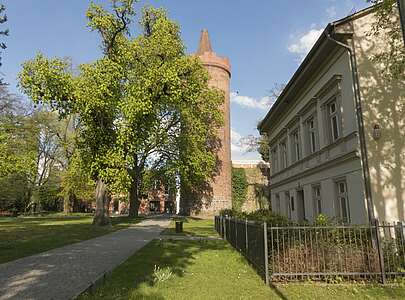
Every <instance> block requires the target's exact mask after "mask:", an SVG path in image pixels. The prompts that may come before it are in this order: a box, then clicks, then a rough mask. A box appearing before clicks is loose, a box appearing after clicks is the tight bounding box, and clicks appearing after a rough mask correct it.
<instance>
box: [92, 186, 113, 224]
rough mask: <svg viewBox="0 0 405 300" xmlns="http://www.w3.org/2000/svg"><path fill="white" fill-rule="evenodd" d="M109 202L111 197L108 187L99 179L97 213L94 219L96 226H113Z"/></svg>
mask: <svg viewBox="0 0 405 300" xmlns="http://www.w3.org/2000/svg"><path fill="white" fill-rule="evenodd" d="M109 202H110V197H109V195H108V193H107V186H106V184H105V183H104V182H103V181H102V180H101V179H98V180H97V186H96V213H95V215H94V219H93V224H94V225H99V226H104V225H110V224H111V220H110V217H109V211H108V207H109Z"/></svg>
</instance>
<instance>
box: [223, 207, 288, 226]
mask: <svg viewBox="0 0 405 300" xmlns="http://www.w3.org/2000/svg"><path fill="white" fill-rule="evenodd" d="M219 214H220V215H221V216H227V217H231V218H238V219H248V220H250V221H254V222H258V223H263V222H267V224H269V225H270V226H289V225H293V223H292V222H291V221H290V220H288V219H287V218H286V217H284V216H280V215H276V214H274V213H272V212H271V211H270V210H268V209H259V210H256V211H254V212H251V213H244V212H239V211H237V210H235V209H223V210H221V211H220V213H219Z"/></svg>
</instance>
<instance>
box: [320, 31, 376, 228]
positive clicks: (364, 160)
mask: <svg viewBox="0 0 405 300" xmlns="http://www.w3.org/2000/svg"><path fill="white" fill-rule="evenodd" d="M328 27H329V28H330V30H328V31H326V30H325V35H326V38H327V39H328V40H329V41H331V42H333V43H335V44H336V45H338V46H340V47H343V48H344V49H346V50H347V52H348V54H349V57H350V67H351V70H352V80H353V88H354V99H355V103H356V117H357V118H356V119H357V126H358V128H359V141H360V159H361V165H362V171H363V177H364V190H365V196H366V201H367V212H368V218H369V222H370V225H372V224H374V222H375V215H374V203H373V198H372V193H371V179H370V168H369V164H368V157H367V145H366V136H365V130H364V120H363V111H362V107H361V94H360V88H359V87H360V84H359V75H358V70H357V61H356V53H355V51H354V47H353V48H352V47H351V46H349V45H346V44H344V43H342V42H340V41H337V40H335V39H334V38H332V36H331V33H332V34H333V29H334V26H333V24H332V26H328Z"/></svg>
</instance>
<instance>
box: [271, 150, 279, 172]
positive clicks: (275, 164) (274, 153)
mask: <svg viewBox="0 0 405 300" xmlns="http://www.w3.org/2000/svg"><path fill="white" fill-rule="evenodd" d="M271 161H272V166H271V168H272V169H273V174H274V173H277V172H278V171H279V165H278V145H275V146H274V147H273V148H272V149H271Z"/></svg>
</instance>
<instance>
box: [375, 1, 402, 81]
mask: <svg viewBox="0 0 405 300" xmlns="http://www.w3.org/2000/svg"><path fill="white" fill-rule="evenodd" d="M368 2H371V3H373V4H378V6H376V20H375V22H374V24H373V27H372V30H371V32H370V35H372V36H374V38H376V39H380V38H381V36H384V37H385V38H386V40H387V44H386V47H383V48H381V49H380V51H379V53H377V54H376V55H373V57H372V60H373V61H374V62H376V63H378V64H382V65H384V66H386V67H385V68H384V69H382V75H383V76H384V77H385V78H387V79H388V80H393V79H404V78H405V47H404V40H403V36H402V33H401V27H400V19H399V13H398V5H397V1H396V0H382V1H381V0H368Z"/></svg>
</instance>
